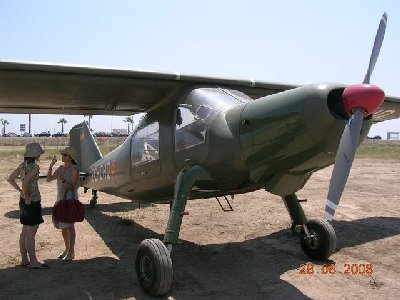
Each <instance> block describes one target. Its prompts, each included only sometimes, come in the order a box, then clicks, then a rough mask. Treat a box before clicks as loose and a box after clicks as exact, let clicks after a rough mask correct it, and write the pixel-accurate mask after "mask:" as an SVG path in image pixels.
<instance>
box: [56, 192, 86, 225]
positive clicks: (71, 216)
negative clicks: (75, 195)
mask: <svg viewBox="0 0 400 300" xmlns="http://www.w3.org/2000/svg"><path fill="white" fill-rule="evenodd" d="M64 198H65V197H64ZM53 216H54V220H56V221H57V222H63V223H74V222H82V221H83V220H84V219H85V206H84V205H83V204H82V202H80V201H79V200H77V199H76V200H60V201H58V202H57V203H56V204H55V205H54V207H53Z"/></svg>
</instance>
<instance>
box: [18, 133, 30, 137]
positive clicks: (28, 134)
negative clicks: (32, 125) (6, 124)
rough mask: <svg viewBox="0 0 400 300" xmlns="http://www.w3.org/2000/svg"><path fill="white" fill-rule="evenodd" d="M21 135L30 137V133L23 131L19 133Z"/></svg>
mask: <svg viewBox="0 0 400 300" xmlns="http://www.w3.org/2000/svg"><path fill="white" fill-rule="evenodd" d="M21 136H23V137H32V133H29V132H24V133H23V134H21Z"/></svg>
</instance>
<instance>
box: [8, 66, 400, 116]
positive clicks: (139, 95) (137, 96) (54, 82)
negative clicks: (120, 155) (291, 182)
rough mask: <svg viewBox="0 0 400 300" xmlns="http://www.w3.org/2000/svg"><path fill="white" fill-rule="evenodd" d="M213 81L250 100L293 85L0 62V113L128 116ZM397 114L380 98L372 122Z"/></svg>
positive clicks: (399, 110) (399, 102)
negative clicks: (179, 92) (187, 89)
mask: <svg viewBox="0 0 400 300" xmlns="http://www.w3.org/2000/svg"><path fill="white" fill-rule="evenodd" d="M194 85H196V86H201V85H218V86H222V87H226V88H230V89H235V90H240V91H242V92H244V93H245V94H246V95H248V96H250V97H251V98H253V99H256V98H259V97H263V96H267V95H271V94H275V93H279V92H283V91H285V90H289V89H293V88H296V87H298V85H288V84H280V83H273V82H259V81H254V80H252V79H247V80H246V79H244V80H240V79H239V80H238V79H229V78H217V77H201V76H192V75H181V74H179V73H160V72H151V71H138V70H128V69H111V68H104V67H92V66H73V65H56V64H50V63H33V62H12V61H0V112H3V113H43V114H77V115H131V114H134V113H138V112H145V111H149V110H151V109H153V108H155V107H157V106H159V105H160V104H162V103H163V102H164V101H168V100H169V99H170V97H172V96H173V95H174V94H175V93H177V92H178V91H179V90H181V89H183V88H185V87H190V86H194ZM399 117H400V98H395V97H386V98H385V102H384V104H383V105H382V107H381V109H380V110H379V111H378V112H377V113H376V114H375V115H374V122H380V121H385V120H389V119H395V118H399Z"/></svg>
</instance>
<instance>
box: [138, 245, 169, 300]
mask: <svg viewBox="0 0 400 300" xmlns="http://www.w3.org/2000/svg"><path fill="white" fill-rule="evenodd" d="M135 268H136V275H137V278H138V281H139V284H140V286H141V287H142V288H143V289H144V290H145V291H146V292H147V293H148V294H150V295H152V296H160V295H164V294H165V293H167V292H168V290H169V288H170V287H171V282H172V260H171V257H170V255H169V251H168V249H167V247H166V246H165V245H164V243H163V242H161V241H160V240H158V239H146V240H144V241H142V242H141V243H140V245H139V247H138V250H137V252H136V258H135Z"/></svg>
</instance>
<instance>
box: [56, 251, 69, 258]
mask: <svg viewBox="0 0 400 300" xmlns="http://www.w3.org/2000/svg"><path fill="white" fill-rule="evenodd" d="M67 253H68V251H67V250H65V251H63V252H61V253H60V254H58V256H57V258H58V259H63V258H64V257H65V256H66V255H67Z"/></svg>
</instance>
